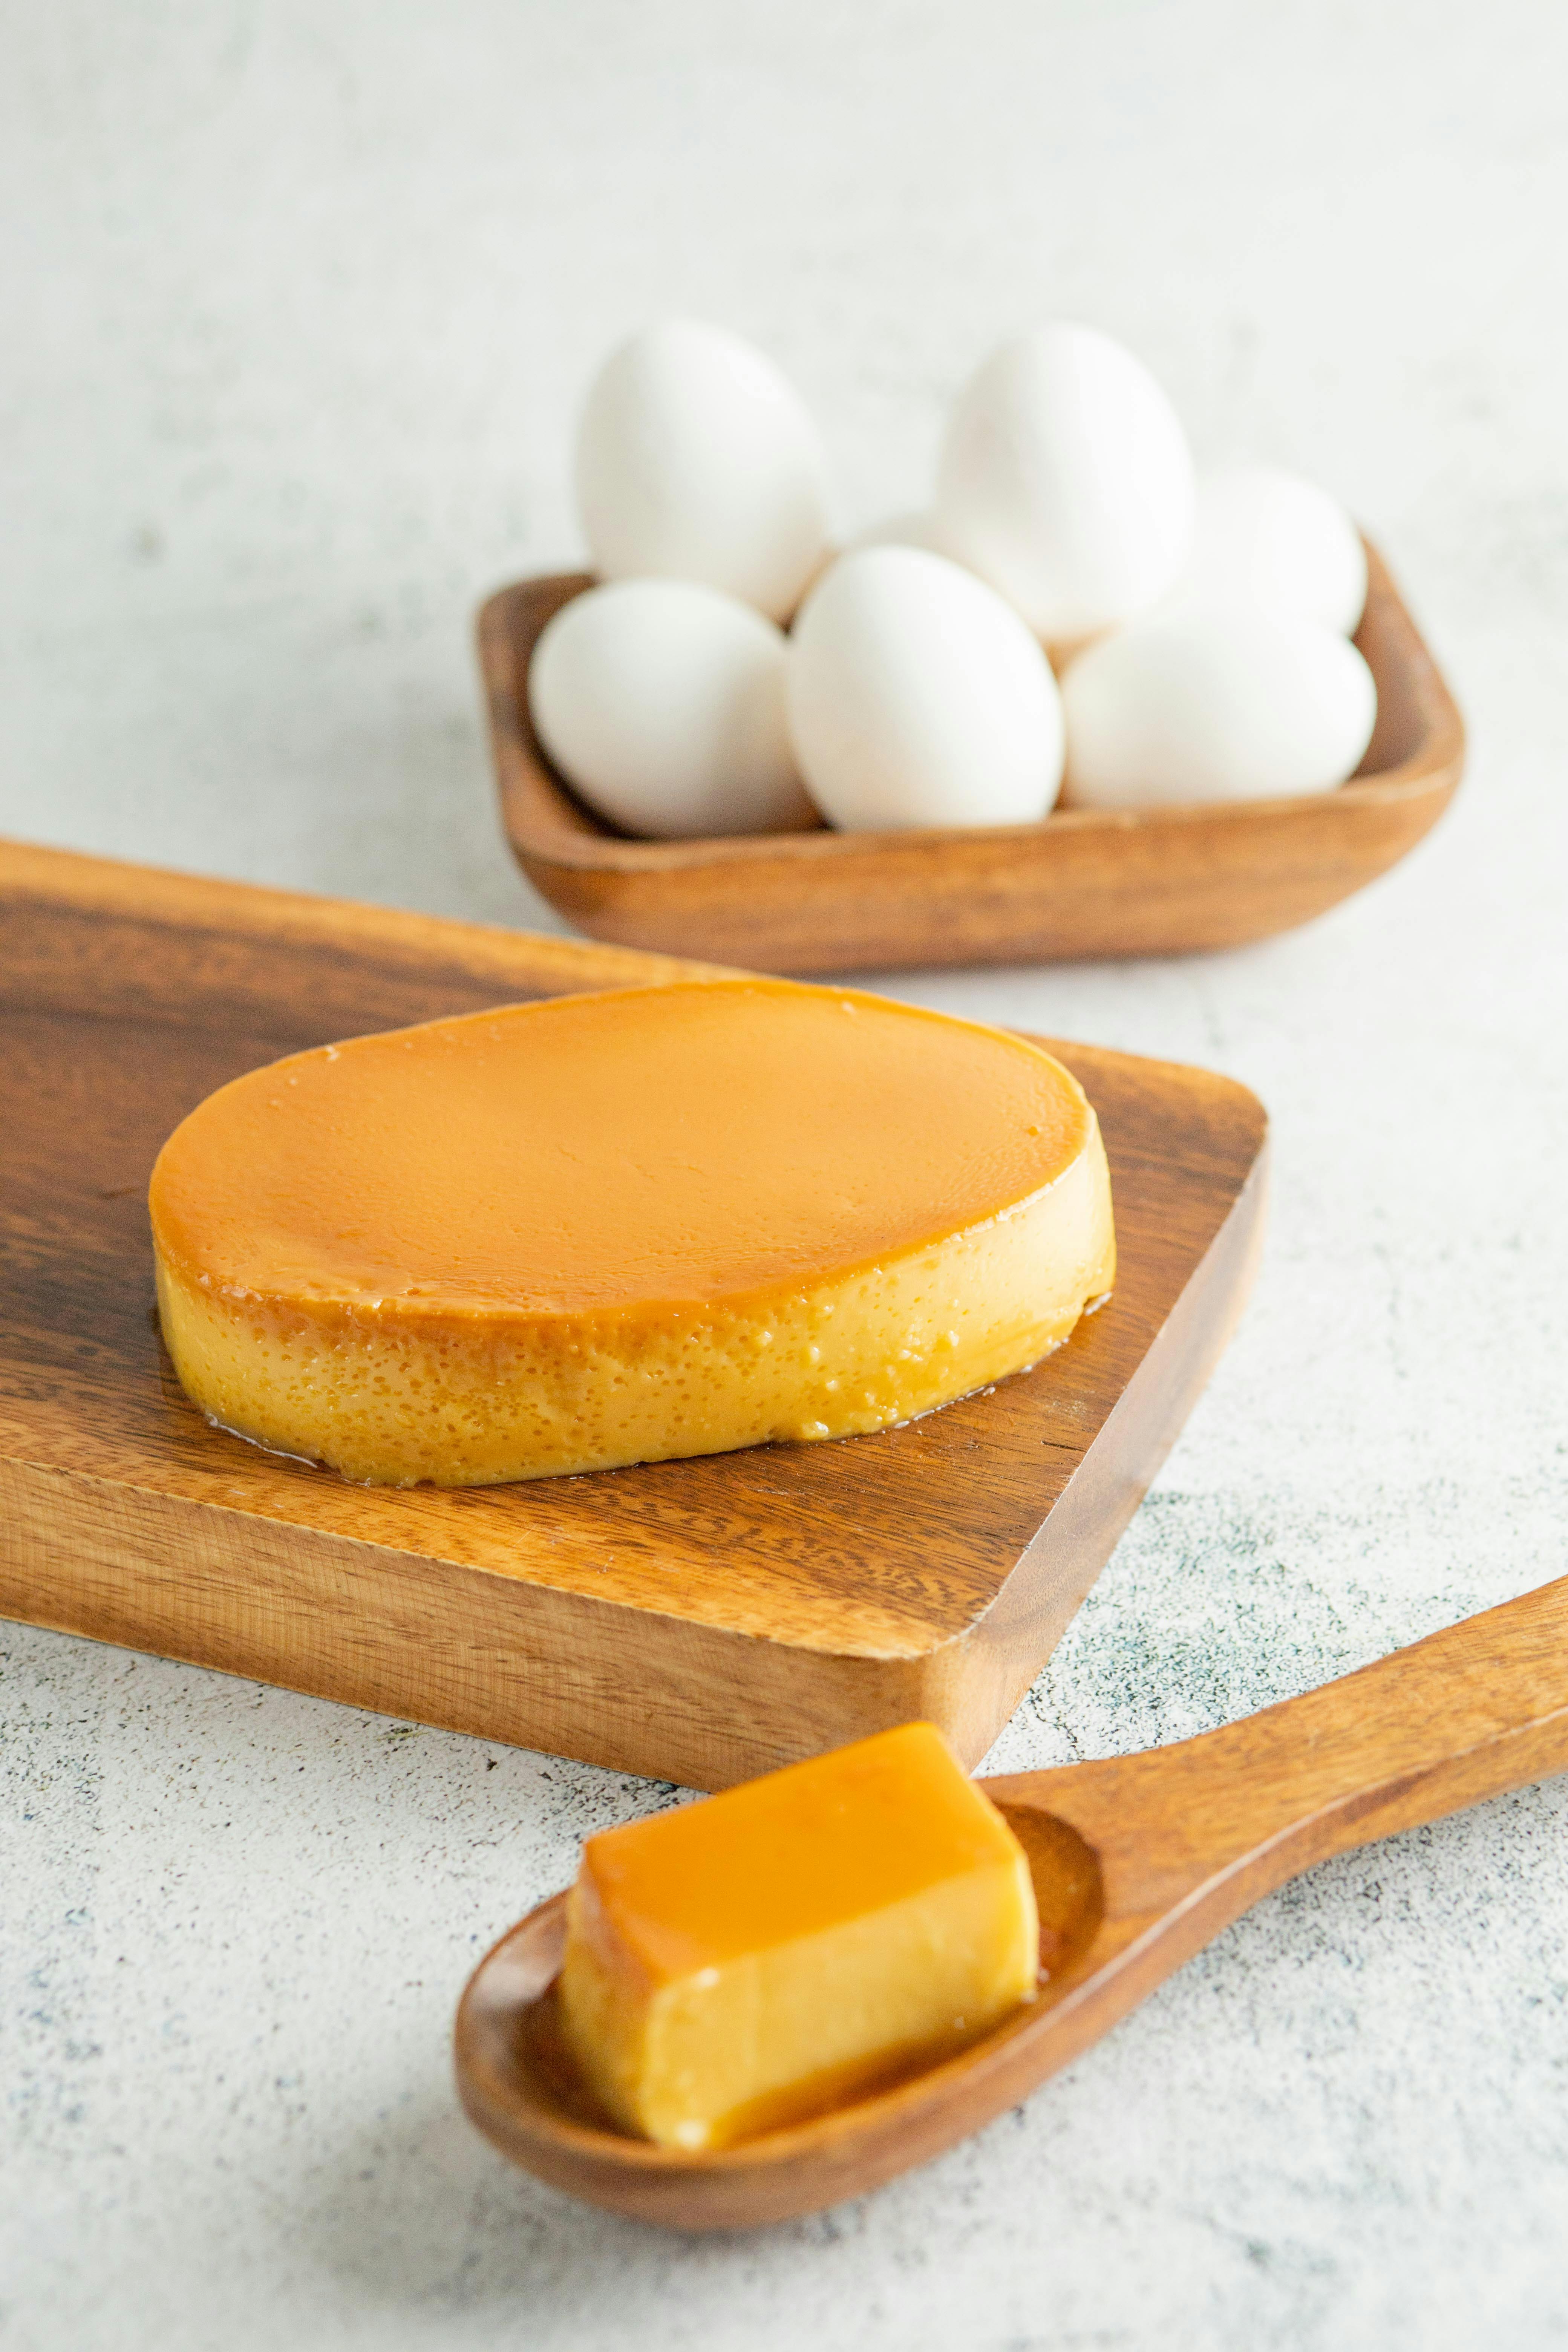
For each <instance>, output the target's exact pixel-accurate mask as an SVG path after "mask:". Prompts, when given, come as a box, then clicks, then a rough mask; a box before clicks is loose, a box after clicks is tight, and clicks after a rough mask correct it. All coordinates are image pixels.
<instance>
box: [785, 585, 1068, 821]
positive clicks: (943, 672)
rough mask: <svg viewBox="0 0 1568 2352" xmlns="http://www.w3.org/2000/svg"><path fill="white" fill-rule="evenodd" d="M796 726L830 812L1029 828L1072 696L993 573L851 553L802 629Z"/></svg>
mask: <svg viewBox="0 0 1568 2352" xmlns="http://www.w3.org/2000/svg"><path fill="white" fill-rule="evenodd" d="M789 723H790V732H791V734H792V736H793V737H794V739H795V753H796V756H797V758H798V760H799V761H800V770H801V773H802V775H803V776H804V777H805V782H806V785H807V788H808V790H809V791H810V793H811V796H812V798H813V800H815V801H816V804H817V806H818V807H819V808H820V809H821V811H822V813H823V814H824V815H825V816H826V818H827V819H828V820H829V822H830V823H832V824H836V825H838V826H840V827H842V828H844V829H845V830H846V831H853V832H863V831H867V830H872V829H880V828H883V827H889V828H891V827H898V826H907V825H968V824H1032V823H1034V822H1035V821H1037V819H1038V818H1040V817H1043V816H1044V815H1045V814H1046V812H1047V809H1048V808H1049V807H1050V805H1051V803H1052V802H1053V801H1054V800H1055V799H1056V796H1057V791H1058V785H1059V784H1060V782H1061V768H1062V718H1061V698H1060V696H1059V695H1058V692H1057V682H1056V680H1055V678H1054V677H1052V676H1051V671H1050V665H1049V664H1048V663H1047V660H1046V657H1045V655H1044V654H1043V652H1042V651H1041V649H1040V646H1039V644H1038V643H1037V640H1036V639H1035V638H1034V637H1032V636H1031V635H1030V634H1029V632H1028V630H1027V628H1026V626H1025V625H1024V623H1023V622H1022V621H1021V620H1020V619H1019V618H1018V615H1017V614H1016V613H1015V612H1014V611H1013V610H1012V608H1011V607H1010V606H1009V605H1007V604H1004V603H1003V601H1002V599H1001V598H1000V597H999V596H997V595H996V594H995V593H994V592H993V591H992V590H991V589H989V588H987V587H986V585H985V583H984V581H981V580H976V579H975V578H974V577H973V574H972V573H970V572H964V571H962V570H961V569H960V568H959V566H958V565H957V564H956V563H950V562H947V560H946V558H945V557H943V556H940V555H931V554H929V553H927V552H925V551H922V550H921V549H919V548H912V547H874V548H868V549H865V550H864V551H861V552H860V553H859V554H856V555H846V556H844V557H842V558H841V559H840V560H839V562H837V563H836V564H835V565H834V566H833V569H832V570H831V571H830V572H827V573H826V576H825V577H824V578H823V579H822V580H821V581H820V582H819V583H818V584H817V585H816V587H815V588H814V589H813V590H812V592H811V594H810V595H809V596H808V597H807V598H806V601H805V604H804V606H803V607H802V609H801V614H800V617H799V619H798V620H797V621H796V623H795V632H794V635H793V638H792V640H791V647H790V662H789Z"/></svg>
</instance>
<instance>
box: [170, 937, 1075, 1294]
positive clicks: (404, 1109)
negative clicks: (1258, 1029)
mask: <svg viewBox="0 0 1568 2352" xmlns="http://www.w3.org/2000/svg"><path fill="white" fill-rule="evenodd" d="M1091 1116H1092V1115H1091V1113H1090V1112H1089V1108H1088V1105H1087V1104H1086V1102H1085V1100H1084V1097H1083V1095H1082V1093H1081V1091H1080V1089H1079V1087H1078V1085H1077V1082H1076V1081H1075V1080H1074V1079H1073V1078H1072V1077H1070V1076H1068V1073H1067V1072H1066V1071H1065V1070H1064V1069H1062V1068H1061V1066H1060V1065H1059V1064H1058V1063H1056V1062H1054V1061H1052V1060H1051V1058H1050V1056H1049V1055H1047V1054H1043V1053H1041V1052H1040V1051H1039V1049H1038V1048H1037V1046H1034V1045H1028V1044H1026V1042H1025V1041H1024V1040H1023V1039H1021V1038H1017V1037H1013V1036H1009V1035H1007V1034H1005V1033H1004V1032H1003V1031H1000V1030H995V1029H986V1028H982V1027H979V1026H978V1025H976V1024H973V1023H970V1022H964V1021H953V1020H950V1019H948V1018H947V1017H946V1016H945V1015H943V1014H941V1013H926V1012H921V1011H920V1010H918V1009H916V1008H915V1007H912V1006H908V1005H902V1004H896V1003H890V1002H889V1001H888V1000H886V999H884V998H879V997H875V996H868V995H864V994H861V993H860V992H857V991H855V990H850V989H828V988H816V987H808V986H804V985H801V984H799V983H797V982H788V981H768V980H757V981H750V980H742V981H719V982H681V983H677V984H675V985H673V986H670V987H666V988H642V989H617V990H614V991H606V992H603V993H597V994H594V995H590V996H570V997H557V998H554V999H552V1000H551V1001H548V1002H546V1003H537V1004H519V1005H508V1006H504V1007H502V1008H501V1009H500V1010H499V1011H497V1012H493V1013H468V1014H465V1015H463V1016H462V1017H460V1018H458V1019H455V1020H450V1021H433V1022H429V1023H427V1024H424V1025H423V1026H421V1027H419V1028H416V1029H395V1030H391V1031H388V1032H386V1033H385V1034H382V1035H379V1036H373V1037H355V1038H352V1039H350V1040H349V1041H348V1043H347V1044H345V1045H325V1046H322V1047H321V1048H320V1049H319V1050H317V1051H315V1052H312V1053H308V1054H296V1055H291V1056H290V1057H289V1059H288V1060H287V1061H282V1062H275V1063H273V1064H272V1065H271V1066H269V1067H268V1068H266V1069H260V1070H253V1071H251V1072H250V1073H249V1074H248V1075H247V1076H245V1077H242V1078H237V1079H235V1080H234V1081H233V1083H232V1084H231V1085H229V1086H226V1087H220V1088H219V1090H218V1091H217V1093H216V1094H214V1095H210V1096H209V1097H207V1099H206V1101H205V1102H204V1103H201V1104H200V1105H198V1107H197V1108H196V1109H195V1110H194V1111H193V1112H192V1113H191V1115H190V1117H189V1118H186V1119H185V1120H184V1121H183V1123H182V1124H181V1125H180V1126H179V1127H177V1128H176V1129H175V1130H174V1134H173V1135H172V1136H171V1137H170V1139H169V1140H168V1142H167V1143H166V1144H165V1145H164V1147H163V1151H162V1152H161V1153H160V1155H159V1159H158V1163H157V1166H156V1167H155V1168H154V1170H153V1184H152V1194H151V1206H152V1213H153V1234H154V1237H155V1239H156V1242H157V1244H158V1247H159V1249H160V1251H161V1252H162V1254H163V1255H164V1257H165V1258H166V1259H167V1260H168V1261H169V1262H170V1263H171V1264H172V1265H173V1266H174V1268H175V1269H176V1270H178V1271H180V1272H182V1273H183V1274H184V1276H186V1278H187V1280H195V1281H205V1283H207V1284H209V1285H210V1286H212V1287H213V1288H214V1289H216V1290H217V1291H219V1292H225V1293H228V1294H229V1295H231V1296H232V1295H236V1294H240V1293H248V1294H251V1295H254V1296H258V1297H271V1298H278V1297H286V1298H289V1299H291V1300H297V1301H299V1302H300V1303H301V1304H303V1303H306V1302H313V1303H316V1304H318V1305H320V1306H321V1307H330V1306H331V1305H332V1304H334V1303H335V1304H339V1305H342V1306H344V1307H363V1306H368V1305H373V1304H379V1305H383V1306H385V1307H394V1306H395V1305H396V1304H399V1303H405V1305H406V1307H407V1308H408V1309H410V1310H412V1311H416V1312H417V1311H421V1310H422V1311H425V1312H430V1311H436V1312H447V1313H458V1314H468V1313H475V1314H487V1315H493V1314H495V1313H497V1312H512V1313H523V1314H529V1315H540V1316H574V1315H584V1314H595V1313H604V1312H616V1311H626V1310H629V1309H633V1308H637V1307H647V1306H657V1305H661V1304H662V1305H668V1306H683V1305H698V1304H701V1303H713V1302H717V1301H720V1300H739V1299H742V1298H744V1297H747V1296H749V1295H751V1294H753V1293H758V1292H765V1291H768V1290H771V1289H774V1288H777V1287H780V1286H784V1287H788V1286H794V1285H795V1284H797V1283H798V1284H805V1283H808V1282H814V1281H818V1280H821V1279H823V1278H824V1277H826V1276H831V1275H834V1274H837V1273H847V1272H848V1271H850V1270H852V1269H853V1268H855V1267H857V1266H858V1265H868V1264H874V1263H876V1262H877V1261H879V1260H882V1259H886V1258H888V1257H889V1256H892V1255H895V1254H897V1253H901V1252H903V1251H905V1250H908V1249H910V1248H912V1247H916V1246H918V1245H919V1244H922V1243H925V1242H930V1241H933V1240H936V1239H938V1238H940V1237H942V1235H944V1234H952V1233H953V1232H956V1231H958V1230H961V1229H962V1228H963V1227H964V1226H966V1225H972V1224H975V1223H980V1222H982V1221H983V1220H984V1219H985V1218H988V1217H990V1216H993V1215H994V1214H995V1213H997V1212H998V1211H1001V1210H1003V1209H1005V1208H1007V1207H1009V1206H1011V1205H1013V1204H1014V1203H1016V1202H1019V1201H1021V1200H1024V1199H1026V1198H1027V1197H1028V1196H1029V1195H1030V1194H1031V1193H1034V1192H1037V1191H1038V1190H1039V1189H1040V1188H1041V1187H1042V1186H1044V1185H1047V1184H1049V1183H1050V1182H1052V1181H1053V1180H1054V1179H1055V1178H1056V1177H1058V1176H1059V1175H1060V1174H1061V1173H1062V1171H1064V1170H1065V1169H1066V1168H1068V1166H1070V1164H1071V1163H1072V1161H1073V1160H1075V1159H1076V1158H1077V1157H1078V1155H1079V1151H1080V1150H1082V1148H1083V1146H1084V1144H1085V1142H1086V1140H1087V1139H1088V1136H1089V1131H1090V1120H1091Z"/></svg>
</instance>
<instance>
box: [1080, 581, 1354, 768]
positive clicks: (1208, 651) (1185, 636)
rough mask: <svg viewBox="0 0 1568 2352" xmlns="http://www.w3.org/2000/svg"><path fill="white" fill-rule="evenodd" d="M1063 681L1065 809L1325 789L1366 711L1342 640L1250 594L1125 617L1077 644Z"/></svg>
mask: <svg viewBox="0 0 1568 2352" xmlns="http://www.w3.org/2000/svg"><path fill="white" fill-rule="evenodd" d="M1061 691H1062V707H1063V710H1064V712H1065V714H1066V719H1067V739H1068V754H1067V783H1066V788H1065V792H1064V798H1065V799H1066V800H1067V801H1068V803H1070V804H1071V805H1072V806H1073V807H1075V808H1152V807H1158V806H1161V805H1163V804H1166V805H1168V804H1172V803H1183V802H1194V801H1195V802H1204V801H1236V800H1250V799H1255V798H1268V797H1271V796H1273V795H1277V794H1284V793H1319V792H1328V791H1330V790H1331V789H1332V787H1333V786H1334V785H1336V784H1342V783H1343V782H1344V781H1345V779H1346V777H1347V776H1350V775H1352V773H1353V772H1354V771H1355V769H1356V767H1357V765H1358V763H1359V761H1360V760H1361V757H1362V754H1363V751H1365V750H1366V747H1367V745H1368V743H1369V742H1370V741H1371V740H1372V730H1373V720H1374V719H1375V718H1376V715H1377V688H1376V687H1375V686H1374V685H1373V677H1372V672H1371V671H1370V670H1369V669H1368V667H1367V666H1366V664H1365V662H1364V661H1363V659H1362V657H1361V656H1360V654H1359V653H1358V652H1357V651H1356V649H1355V647H1354V646H1352V645H1351V644H1350V643H1349V642H1348V641H1347V640H1346V639H1345V638H1344V637H1342V636H1341V635H1337V634H1336V633H1335V632H1333V631H1331V630H1329V629H1322V628H1319V627H1318V626H1317V625H1315V624H1314V623H1312V622H1310V621H1298V620H1295V619H1293V618H1291V617H1289V615H1284V614H1278V613H1274V612H1270V611H1268V610H1267V609H1265V608H1264V607H1262V606H1258V605H1253V604H1246V605H1237V607H1235V608H1233V609H1221V608H1218V607H1204V608H1201V609H1193V610H1186V609H1182V610H1173V611H1166V612H1163V613H1161V614H1156V615H1153V616H1152V617H1150V618H1149V619H1147V620H1143V621H1140V622H1137V623H1135V624H1133V625H1132V626H1131V627H1130V628H1127V629H1124V630H1122V631H1121V634H1120V635H1116V636H1112V637H1106V638H1104V639H1103V640H1102V641H1101V642H1100V644H1099V645H1096V646H1090V647H1089V650H1088V651H1087V652H1085V653H1082V654H1080V655H1079V656H1078V658H1077V660H1076V661H1074V662H1072V663H1071V664H1070V665H1069V666H1068V669H1067V671H1066V674H1065V675H1064V677H1063V678H1062V687H1061Z"/></svg>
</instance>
